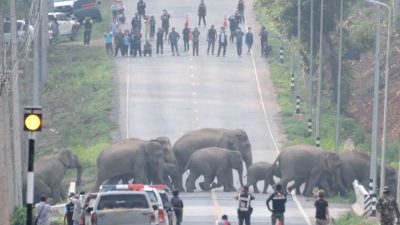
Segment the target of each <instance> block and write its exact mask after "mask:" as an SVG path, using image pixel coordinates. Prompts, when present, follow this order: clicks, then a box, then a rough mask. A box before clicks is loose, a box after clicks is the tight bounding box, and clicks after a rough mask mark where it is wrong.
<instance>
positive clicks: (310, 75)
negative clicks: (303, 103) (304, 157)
mask: <svg viewBox="0 0 400 225" xmlns="http://www.w3.org/2000/svg"><path fill="white" fill-rule="evenodd" d="M309 61H310V65H309V69H308V80H307V81H308V82H307V86H308V88H307V92H308V101H307V111H308V121H307V127H308V128H307V129H308V136H311V135H312V98H313V94H312V78H313V72H314V0H311V10H310V59H309Z"/></svg>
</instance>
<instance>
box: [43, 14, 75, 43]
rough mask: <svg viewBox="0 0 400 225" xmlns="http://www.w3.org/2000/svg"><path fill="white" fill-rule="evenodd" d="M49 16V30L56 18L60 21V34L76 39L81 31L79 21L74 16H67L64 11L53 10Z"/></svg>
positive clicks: (72, 39)
mask: <svg viewBox="0 0 400 225" xmlns="http://www.w3.org/2000/svg"><path fill="white" fill-rule="evenodd" d="M48 17H49V30H52V29H51V27H52V26H53V23H54V20H57V23H58V35H59V36H66V37H68V38H69V39H70V40H71V41H74V40H75V39H76V37H77V36H78V32H79V27H80V24H79V21H78V20H77V19H76V17H74V16H67V15H65V14H64V13H60V12H52V13H49V14H48Z"/></svg>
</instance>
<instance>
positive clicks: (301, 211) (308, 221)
mask: <svg viewBox="0 0 400 225" xmlns="http://www.w3.org/2000/svg"><path fill="white" fill-rule="evenodd" d="M245 24H246V31H247V32H248V30H247V28H248V26H247V22H245ZM250 53H251V60H252V62H253V69H254V76H255V78H256V82H257V88H258V95H259V96H260V101H261V107H262V109H263V112H264V117H265V122H266V124H267V127H268V131H269V134H270V136H271V139H272V142H273V143H274V146H275V150H276V151H277V152H278V153H279V152H280V150H279V148H278V145H277V144H276V140H275V137H274V135H273V134H272V129H271V125H270V123H269V119H268V115H267V111H266V110H265V104H264V98H263V96H262V92H261V86H260V81H259V79H258V72H257V67H256V62H255V60H254V54H253V50H250ZM292 197H293V200H294V201H295V202H296V205H297V208H298V209H299V211H300V213H301V214H302V215H303V217H304V219H305V221H306V222H307V224H308V225H311V222H310V220H309V218H308V216H307V214H306V212H305V211H304V209H303V206H301V204H300V202H299V201H298V200H297V197H296V195H293V193H292Z"/></svg>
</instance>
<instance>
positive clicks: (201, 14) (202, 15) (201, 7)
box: [197, 0, 207, 27]
mask: <svg viewBox="0 0 400 225" xmlns="http://www.w3.org/2000/svg"><path fill="white" fill-rule="evenodd" d="M206 13H207V7H206V4H204V0H201V3H200V5H199V8H198V9H197V14H198V16H199V27H200V23H201V19H203V24H204V26H206Z"/></svg>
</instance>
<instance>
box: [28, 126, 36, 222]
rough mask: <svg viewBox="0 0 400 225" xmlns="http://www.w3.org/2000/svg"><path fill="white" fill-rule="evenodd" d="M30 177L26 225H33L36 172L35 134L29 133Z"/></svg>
mask: <svg viewBox="0 0 400 225" xmlns="http://www.w3.org/2000/svg"><path fill="white" fill-rule="evenodd" d="M28 154H29V155H28V176H27V179H28V180H27V193H26V206H27V217H26V225H32V218H33V215H32V209H33V188H34V177H35V176H34V172H33V162H34V158H35V134H34V133H33V132H29V153H28Z"/></svg>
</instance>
